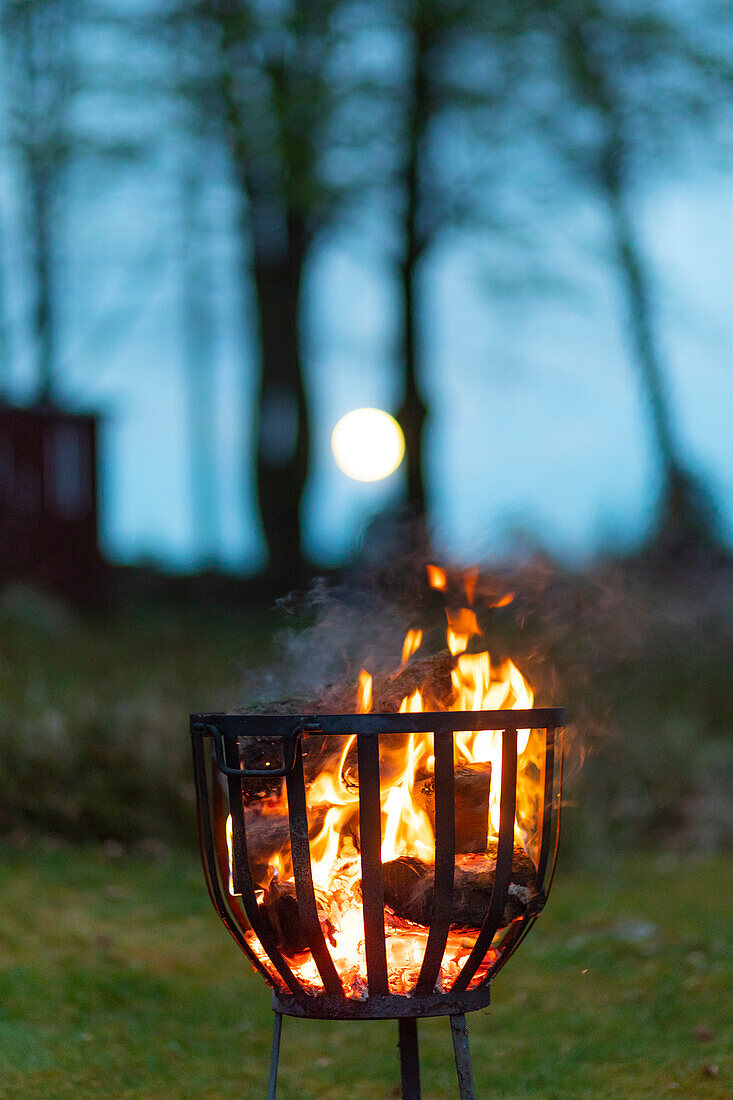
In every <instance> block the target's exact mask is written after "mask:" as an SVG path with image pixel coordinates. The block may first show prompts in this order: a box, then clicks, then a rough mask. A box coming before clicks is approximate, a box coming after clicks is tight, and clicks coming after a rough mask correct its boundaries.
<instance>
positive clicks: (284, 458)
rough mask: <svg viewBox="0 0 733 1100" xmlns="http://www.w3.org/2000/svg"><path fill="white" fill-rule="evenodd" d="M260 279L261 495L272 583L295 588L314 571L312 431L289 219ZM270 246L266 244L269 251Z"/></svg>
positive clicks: (299, 242) (301, 238) (300, 245)
mask: <svg viewBox="0 0 733 1100" xmlns="http://www.w3.org/2000/svg"><path fill="white" fill-rule="evenodd" d="M254 238H255V257H254V277H255V287H256V291H257V309H258V315H259V324H260V350H261V362H262V373H261V378H260V390H259V401H258V406H259V417H258V423H257V433H258V435H257V493H258V500H259V508H260V516H261V518H262V526H263V529H264V533H265V539H266V542H267V549H268V552H269V576H270V579H271V581H272V582H273V584H275V585H277V586H279V587H281V588H283V589H287V588H291V587H294V586H298V585H300V584H303V583H304V581H305V580H306V579H307V577H308V575H309V568H308V563H307V561H306V558H305V554H304V553H303V539H302V524H301V509H302V501H303V493H304V491H305V485H306V482H307V479H308V467H309V460H310V433H309V420H308V406H307V402H306V395H305V386H304V382H303V363H302V346H301V345H302V341H301V333H300V291H301V284H302V276H303V268H304V265H305V258H306V253H307V245H308V238H307V233H306V230H305V226H304V225H303V224H302V222H301V221H300V220H299V219H297V218H295V217H293V216H292V215H291V216H290V217H289V218H287V249H286V251H285V252H284V254H275V255H269V254H267V253H266V252H265V253H264V254H262V253H260V254H259V255H258V249H257V244H256V239H257V234H254ZM263 251H264V250H263Z"/></svg>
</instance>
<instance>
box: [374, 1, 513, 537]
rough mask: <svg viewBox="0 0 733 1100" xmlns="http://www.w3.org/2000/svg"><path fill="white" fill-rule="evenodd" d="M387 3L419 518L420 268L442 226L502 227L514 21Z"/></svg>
mask: <svg viewBox="0 0 733 1100" xmlns="http://www.w3.org/2000/svg"><path fill="white" fill-rule="evenodd" d="M388 7H389V11H390V14H391V22H392V24H393V25H394V26H395V27H396V29H397V33H398V34H399V36H400V38H401V39H402V41H403V43H404V46H403V57H404V62H403V65H402V67H401V68H400V69H399V71H398V72H397V74H396V81H397V82H396V86H395V91H394V96H395V100H396V114H397V120H396V123H395V128H396V134H395V135H394V140H395V142H396V146H397V148H396V154H395V156H396V161H397V189H398V192H399V195H400V219H401V226H400V240H401V245H402V247H401V252H400V256H399V271H400V295H401V318H402V323H401V332H402V366H403V398H402V403H401V406H400V409H399V412H398V419H399V420H400V423H401V425H402V428H403V431H404V433H405V442H406V449H405V453H406V465H407V499H408V505H409V508H410V511H411V512H412V513H413V514H414V515H417V516H419V517H424V515H425V512H426V488H425V478H424V459H423V450H424V447H423V440H424V434H425V429H426V424H427V418H428V408H427V401H426V395H425V392H424V387H423V385H422V384H421V382H420V377H421V376H422V377H423V378H424V377H425V376H426V372H425V371H424V369H423V360H424V358H425V356H426V344H425V338H424V324H423V322H424V319H425V306H424V302H425V293H424V291H425V284H424V274H425V266H426V261H427V258H428V256H429V254H430V253H431V251H432V250H433V248H434V247H435V245H436V244H437V242H438V240H439V239H443V238H445V235H446V234H447V233H449V232H450V231H454V232H460V231H461V230H465V229H469V230H471V231H472V232H473V233H477V232H484V233H488V235H489V236H491V237H492V238H493V239H496V238H498V237H499V236H501V235H503V234H505V233H506V232H507V230H508V229H509V228H510V226H511V222H512V219H511V216H510V214H509V210H508V208H507V207H506V204H505V201H504V200H505V197H506V184H507V171H506V163H505V160H504V158H505V154H506V149H507V146H508V144H510V143H511V144H514V145H516V143H517V132H518V129H519V123H518V111H517V108H516V105H515V97H514V95H513V88H514V80H515V75H514V74H515V69H514V65H513V61H512V59H513V56H514V53H515V49H516V36H517V33H518V31H519V29H521V28H520V25H519V22H518V20H517V19H516V16H515V13H514V5H513V3H511V2H508V3H506V2H503V0H499V2H497V3H493V4H491V5H487V4H485V3H483V2H482V0H393V2H392V3H390V4H389V5H388ZM502 193H503V195H504V198H502ZM515 243H517V242H515Z"/></svg>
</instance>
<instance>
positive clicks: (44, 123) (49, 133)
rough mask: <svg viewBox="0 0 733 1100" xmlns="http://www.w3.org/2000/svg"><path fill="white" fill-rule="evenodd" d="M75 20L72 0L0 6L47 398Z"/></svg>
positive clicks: (54, 348) (53, 373)
mask: <svg viewBox="0 0 733 1100" xmlns="http://www.w3.org/2000/svg"><path fill="white" fill-rule="evenodd" d="M75 17H76V12H75V11H74V5H73V4H70V3H69V0H4V3H3V4H2V7H1V8H0V31H1V32H2V40H3V53H4V62H5V64H4V76H3V84H4V93H5V98H6V102H7V103H8V104H9V128H10V137H11V141H12V145H13V148H14V150H15V152H16V154H17V158H18V161H19V163H20V170H21V172H22V175H23V178H24V193H25V195H26V197H27V206H26V216H27V222H26V228H27V240H28V253H29V257H30V264H29V266H30V272H31V280H32V283H31V285H32V317H31V330H32V334H33V338H34V343H35V354H36V370H37V379H38V391H39V397H41V398H42V399H43V398H51V397H52V395H53V392H54V388H55V383H56V379H57V360H58V339H57V337H58V325H59V318H58V292H59V288H58V275H59V256H58V251H59V237H60V219H61V207H62V203H63V194H64V190H65V186H66V181H67V173H68V167H69V159H70V156H71V144H72V143H71V140H70V124H71V117H70V113H71V106H72V101H73V99H74V95H75V92H76V90H77V74H76V66H75V61H74V56H73V51H72V35H73V26H74V20H75Z"/></svg>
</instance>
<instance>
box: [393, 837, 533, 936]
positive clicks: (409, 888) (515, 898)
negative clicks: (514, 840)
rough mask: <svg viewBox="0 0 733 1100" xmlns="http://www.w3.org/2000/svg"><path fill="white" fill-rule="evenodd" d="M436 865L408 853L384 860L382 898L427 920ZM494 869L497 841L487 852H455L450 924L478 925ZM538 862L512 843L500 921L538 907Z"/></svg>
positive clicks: (398, 909) (423, 921)
mask: <svg viewBox="0 0 733 1100" xmlns="http://www.w3.org/2000/svg"><path fill="white" fill-rule="evenodd" d="M434 873H435V868H434V867H433V866H432V865H428V864H426V863H422V862H421V861H420V860H417V859H413V858H410V857H403V858H401V859H395V860H393V861H392V862H390V863H386V864H385V865H384V900H385V903H386V904H387V905H389V907H390V908H391V909H393V910H394V912H395V913H396V914H397V915H398V916H400V917H403V918H404V919H406V920H410V921H413V922H414V923H415V924H423V925H427V924H429V923H430V921H431V919H432V915H433V885H434ZM495 874H496V842H495V841H494V842H492V844H491V846H490V850H489V852H488V853H486V854H472V855H461V856H458V857H457V858H456V867H455V877H454V883H453V914H452V918H451V920H452V924H453V925H455V926H457V927H460V928H472V929H475V928H480V927H481V924H482V922H483V919H484V917H485V916H486V913H487V912H488V908H489V904H490V902H491V893H492V890H493V888H494V878H495ZM541 903H542V896H541V894H540V892H539V891H538V889H537V875H536V871H535V867H534V864H533V863H532V861H531V859H530V858H529V857H528V856H527V855H526V853H525V852H524V849H523V848H521V847H520V846H519V845H516V846H515V848H514V856H513V859H512V874H511V879H510V886H509V896H508V898H507V902H506V906H505V908H504V914H503V917H502V926H506V925H507V924H509V923H510V922H511V921H513V920H515V919H516V918H517V917H520V916H522V915H523V914H524V913H526V912H527V910H528V909H530V908H531V907H532V908H534V907H538V908H539V907H540V906H541Z"/></svg>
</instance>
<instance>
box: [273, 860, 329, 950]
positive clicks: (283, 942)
mask: <svg viewBox="0 0 733 1100" xmlns="http://www.w3.org/2000/svg"><path fill="white" fill-rule="evenodd" d="M261 904H262V908H263V909H264V911H265V912H266V913H267V915H268V916H269V918H270V923H271V924H272V928H273V931H274V933H275V938H276V940H277V945H278V947H279V948H280V950H281V951H282V952H283V954H285V955H299V954H301V953H302V952H303V951H307V950H308V937H307V936H306V934H305V929H304V927H303V924H302V922H301V919H300V912H299V910H298V902H297V900H296V896H295V883H294V882H282V881H281V880H280V879H277V878H274V879H273V880H272V882H271V883H270V885H269V886H268V887H267V889H266V890H265V892H264V896H263V899H262V903H261ZM316 905H317V907H318V918H319V921H320V924H321V927H322V929H323V933H324V935H325V937H326V939H327V940H330V941H331V943H333V942H334V938H333V925H332V924H331V922H330V920H329V919H328V917H327V916H326V913H325V911H324V908H323V906H322V905H321V904H320V899H319V896H318V892H316Z"/></svg>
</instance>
